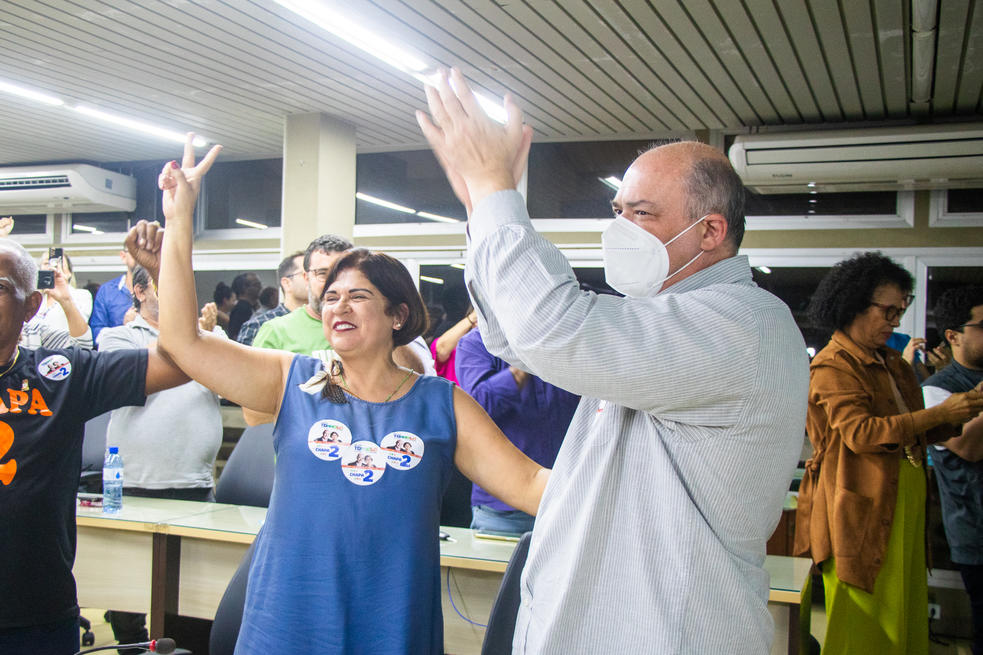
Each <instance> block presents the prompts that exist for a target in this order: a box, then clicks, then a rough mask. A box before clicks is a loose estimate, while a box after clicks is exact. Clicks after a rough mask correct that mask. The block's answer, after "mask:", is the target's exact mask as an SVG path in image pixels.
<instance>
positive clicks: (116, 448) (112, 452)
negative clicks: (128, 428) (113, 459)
mask: <svg viewBox="0 0 983 655" xmlns="http://www.w3.org/2000/svg"><path fill="white" fill-rule="evenodd" d="M118 452H119V446H110V447H109V454H110V455H115V454H116V453H118Z"/></svg>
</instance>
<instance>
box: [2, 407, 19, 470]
mask: <svg viewBox="0 0 983 655" xmlns="http://www.w3.org/2000/svg"><path fill="white" fill-rule="evenodd" d="M13 445H14V431H13V429H12V428H11V427H10V426H9V425H7V424H6V423H4V422H3V421H0V458H2V457H3V456H4V455H6V454H7V451H8V450H10V447H11V446H13ZM15 475H17V460H16V459H12V460H10V461H9V462H3V463H2V464H0V482H2V483H3V484H4V486H6V485H8V484H10V482H11V480H13V479H14V476H15Z"/></svg>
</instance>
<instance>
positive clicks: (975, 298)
mask: <svg viewBox="0 0 983 655" xmlns="http://www.w3.org/2000/svg"><path fill="white" fill-rule="evenodd" d="M978 305H983V287H959V288H956V289H949V290H948V291H946V292H945V293H943V294H942V296H941V297H940V298H939V300H938V302H936V303H935V326H936V327H937V328H938V330H939V336H940V337H942V339H943V340H946V339H945V331H946V330H958V329H959V328H960V327H961V326H963V325H965V324H966V323H968V322H969V321H971V320H972V319H973V307H976V306H978Z"/></svg>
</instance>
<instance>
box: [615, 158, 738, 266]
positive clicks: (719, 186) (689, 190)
mask: <svg viewBox="0 0 983 655" xmlns="http://www.w3.org/2000/svg"><path fill="white" fill-rule="evenodd" d="M636 165H637V166H640V167H641V168H642V170H643V171H644V170H650V171H651V172H652V173H654V174H655V173H656V171H659V173H658V174H663V175H665V174H667V173H668V174H672V175H673V177H675V179H676V180H677V181H678V183H679V184H681V185H682V190H683V193H684V203H685V207H686V214H687V215H688V216H689V217H690V219H691V220H697V219H698V218H700V217H701V216H706V215H707V214H720V215H722V216H723V217H724V218H725V219H726V221H727V241H728V243H730V245H731V246H732V248H733V252H734V253H736V252H737V250H738V248H740V246H741V241H743V240H744V203H745V192H744V184H743V183H742V182H741V178H740V177H738V175H737V173H736V172H735V171H734V168H733V166H731V164H730V161H729V160H728V159H727V156H726V155H725V154H724V153H722V152H720V151H719V150H717V149H716V148H714V147H712V146H708V145H707V144H705V143H700V142H699V141H679V142H677V143H669V144H666V145H662V146H657V147H655V148H651V149H649V150H647V151H645V152H644V153H642V154H641V155H639V157H638V158H637V159H636V160H635V161H634V162H633V163H632V165H631V167H632V168H635V167H636ZM677 176H678V177H677Z"/></svg>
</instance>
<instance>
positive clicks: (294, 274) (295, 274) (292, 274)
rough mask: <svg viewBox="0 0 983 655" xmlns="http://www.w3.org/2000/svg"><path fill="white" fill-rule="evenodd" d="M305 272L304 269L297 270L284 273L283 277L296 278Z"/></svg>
mask: <svg viewBox="0 0 983 655" xmlns="http://www.w3.org/2000/svg"><path fill="white" fill-rule="evenodd" d="M303 274H304V271H297V272H296V273H291V274H290V275H284V276H283V277H288V278H295V277H297V276H298V275H303Z"/></svg>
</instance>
